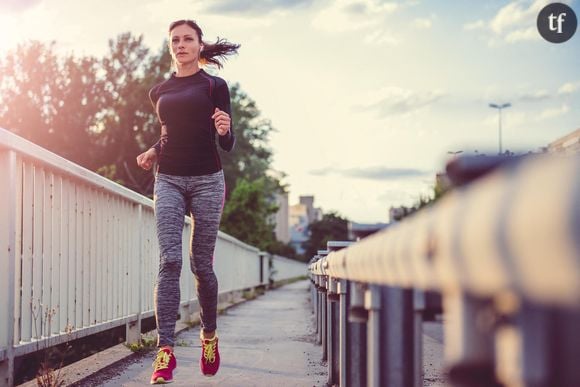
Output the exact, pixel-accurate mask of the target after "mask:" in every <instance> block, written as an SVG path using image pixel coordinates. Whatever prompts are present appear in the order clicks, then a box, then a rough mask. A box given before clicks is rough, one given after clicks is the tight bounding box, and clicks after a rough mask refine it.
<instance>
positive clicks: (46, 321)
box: [0, 128, 307, 385]
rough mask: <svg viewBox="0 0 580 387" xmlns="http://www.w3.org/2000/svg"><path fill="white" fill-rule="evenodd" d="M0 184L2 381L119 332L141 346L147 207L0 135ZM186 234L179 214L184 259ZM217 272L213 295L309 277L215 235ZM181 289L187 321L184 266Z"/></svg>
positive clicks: (148, 269)
mask: <svg viewBox="0 0 580 387" xmlns="http://www.w3.org/2000/svg"><path fill="white" fill-rule="evenodd" d="M0 183H1V184H0V200H1V201H0V264H1V265H2V267H1V270H0V287H1V289H0V316H1V318H0V384H8V385H12V384H13V372H14V358H15V357H18V356H22V355H25V354H29V353H31V352H35V351H38V350H42V349H45V348H47V347H50V346H54V345H58V344H61V343H64V342H67V341H72V340H74V339H77V338H80V337H84V336H87V335H91V334H94V333H98V332H101V331H104V330H107V329H110V328H114V327H118V326H123V325H125V326H126V329H127V341H129V342H134V341H137V340H139V337H140V333H141V320H142V319H144V318H147V317H151V316H153V313H154V312H153V287H154V284H155V280H156V277H157V267H158V262H159V250H158V246H157V238H156V236H155V219H154V213H153V202H152V200H150V199H148V198H146V197H144V196H141V195H139V194H137V193H135V192H133V191H130V190H128V189H126V188H124V187H122V186H120V185H118V184H115V183H113V182H111V181H109V180H107V179H105V178H103V177H102V176H99V175H97V174H95V173H93V172H91V171H89V170H87V169H85V168H82V167H80V166H78V165H76V164H74V163H72V162H70V161H68V160H66V159H63V158H61V157H59V156H57V155H55V154H53V153H51V152H49V151H47V150H45V149H43V148H41V147H39V146H37V145H35V144H33V143H31V142H29V141H26V140H24V139H22V138H20V137H18V136H16V135H14V134H13V133H10V132H9V131H7V130H5V129H2V128H0ZM190 232H191V220H190V218H188V217H186V221H185V228H184V231H183V256H184V257H187V256H188V252H189V234H190ZM214 265H215V271H216V274H217V277H218V281H219V284H220V296H224V295H227V294H229V293H232V292H236V291H238V292H239V291H242V290H244V289H248V288H252V287H257V286H266V285H268V284H269V283H270V279H271V278H272V275H271V274H270V272H273V271H274V270H275V271H276V272H277V274H276V276H278V277H280V278H290V277H293V276H298V273H300V270H302V274H300V275H306V273H307V269H306V265H305V264H301V263H298V262H287V261H286V260H285V259H284V258H281V257H270V256H269V255H268V254H266V253H260V251H258V249H256V248H254V247H252V246H249V245H246V244H244V243H242V242H240V241H239V240H237V239H235V238H233V237H231V236H229V235H227V234H224V233H222V232H220V233H219V235H218V241H217V245H216V252H215V261H214ZM276 280H277V279H276ZM180 284H181V285H180V286H181V305H180V306H181V309H180V313H181V315H182V320H188V319H189V318H190V316H191V313H193V312H194V311H195V310H196V309H197V299H196V295H195V282H194V277H193V275H192V274H191V273H190V269H189V265H185V264H184V265H183V270H182V274H181V280H180ZM222 298H223V297H222Z"/></svg>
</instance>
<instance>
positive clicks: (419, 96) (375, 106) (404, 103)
mask: <svg viewBox="0 0 580 387" xmlns="http://www.w3.org/2000/svg"><path fill="white" fill-rule="evenodd" d="M444 95H445V93H443V92H442V91H439V90H435V91H414V90H409V89H403V88H399V87H385V88H382V89H380V90H378V91H377V92H374V93H372V94H371V95H369V96H368V98H365V99H363V100H366V101H369V102H368V103H367V104H365V105H362V106H356V107H355V108H354V109H355V110H357V109H361V110H363V111H376V112H377V113H378V115H379V117H381V118H385V117H388V116H392V115H399V114H406V113H410V112H413V111H416V110H419V109H421V108H424V107H426V106H429V105H432V104H434V103H435V102H437V101H438V100H440V99H441V98H442V97H443V96H444Z"/></svg>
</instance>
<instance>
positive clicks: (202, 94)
mask: <svg viewBox="0 0 580 387" xmlns="http://www.w3.org/2000/svg"><path fill="white" fill-rule="evenodd" d="M149 98H150V99H151V103H152V104H153V107H154V108H155V111H156V112H157V117H158V118H159V122H160V123H161V125H162V126H163V125H164V126H165V127H166V128H167V135H162V136H161V138H160V139H159V141H158V142H157V143H156V144H155V145H154V146H153V148H155V151H156V152H157V157H158V162H159V166H158V172H160V173H165V174H168V175H178V176H199V175H207V174H211V173H215V172H218V171H219V170H221V168H222V167H221V160H220V157H219V154H218V151H217V146H216V141H215V138H216V133H217V131H216V128H215V122H214V120H213V119H212V118H211V116H212V115H213V114H214V111H215V108H216V107H217V108H219V109H220V110H223V111H224V112H226V113H228V114H229V115H230V117H231V107H230V92H229V89H228V85H227V84H226V82H225V81H224V80H223V79H222V78H219V77H216V76H212V75H209V74H207V73H206V72H205V71H204V70H199V71H198V72H197V73H195V74H193V75H190V76H186V77H176V76H175V74H173V75H172V76H171V78H169V79H167V80H166V81H164V82H161V83H159V84H157V85H155V86H154V87H153V88H152V89H151V90H150V91H149ZM232 126H233V125H232ZM218 137H219V140H218V142H219V144H220V147H221V148H222V149H223V150H225V151H228V152H229V151H231V150H232V148H233V147H234V143H235V136H234V134H233V131H232V129H230V132H229V133H227V134H226V135H224V136H219V135H218Z"/></svg>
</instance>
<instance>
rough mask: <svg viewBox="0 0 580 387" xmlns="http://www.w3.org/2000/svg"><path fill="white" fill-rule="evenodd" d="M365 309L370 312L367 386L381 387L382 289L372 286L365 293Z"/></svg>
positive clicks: (368, 322)
mask: <svg viewBox="0 0 580 387" xmlns="http://www.w3.org/2000/svg"><path fill="white" fill-rule="evenodd" d="M365 309H366V310H367V311H368V316H369V317H368V321H367V383H368V384H367V385H368V386H369V387H381V364H380V358H381V357H380V351H381V348H380V336H381V335H380V329H381V326H380V322H381V321H380V320H381V288H380V286H377V285H370V286H369V288H368V289H367V290H366V292H365Z"/></svg>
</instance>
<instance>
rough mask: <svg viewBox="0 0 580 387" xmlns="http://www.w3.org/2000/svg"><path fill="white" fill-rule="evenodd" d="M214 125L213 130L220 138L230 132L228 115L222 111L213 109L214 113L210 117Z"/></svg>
mask: <svg viewBox="0 0 580 387" xmlns="http://www.w3.org/2000/svg"><path fill="white" fill-rule="evenodd" d="M211 118H212V119H213V120H214V123H215V129H216V130H217V132H218V134H219V135H220V136H225V135H226V134H228V132H229V131H230V125H231V121H232V120H231V119H230V115H229V114H228V113H226V112H224V111H223V110H220V109H218V108H215V112H214V113H213V115H212V116H211Z"/></svg>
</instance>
